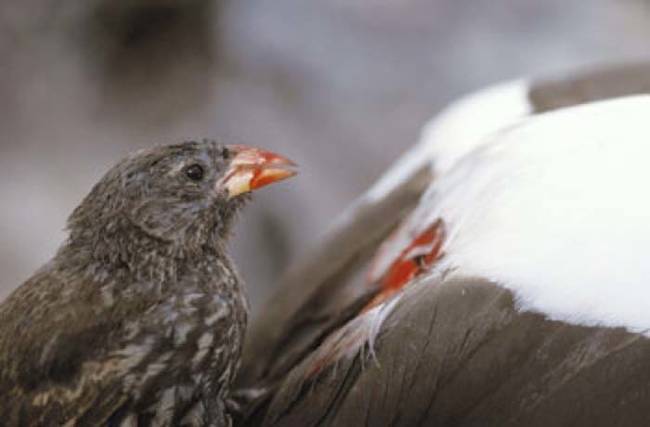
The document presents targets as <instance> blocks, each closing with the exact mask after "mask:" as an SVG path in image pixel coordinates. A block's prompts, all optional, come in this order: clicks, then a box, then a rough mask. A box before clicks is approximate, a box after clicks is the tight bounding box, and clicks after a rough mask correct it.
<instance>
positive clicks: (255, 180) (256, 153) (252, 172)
mask: <svg viewBox="0 0 650 427" xmlns="http://www.w3.org/2000/svg"><path fill="white" fill-rule="evenodd" d="M227 148H228V150H229V151H230V152H231V153H233V154H234V157H233V158H232V160H231V161H230V166H229V168H228V170H227V171H226V173H225V174H224V176H223V178H222V179H221V180H219V183H218V186H219V187H220V188H225V189H226V191H227V192H228V198H233V197H235V196H239V195H240V194H244V193H248V192H250V191H253V190H257V189H258V188H262V187H264V186H266V185H269V184H273V183H274V182H278V181H282V180H284V179H287V178H291V177H292V176H294V175H296V172H295V171H294V170H293V168H295V167H296V164H295V163H294V162H292V161H291V160H289V159H287V158H286V157H283V156H280V155H279V154H275V153H271V152H270V151H264V150H261V149H259V148H255V147H248V146H246V145H228V146H227Z"/></svg>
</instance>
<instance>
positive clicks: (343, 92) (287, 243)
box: [0, 0, 650, 308]
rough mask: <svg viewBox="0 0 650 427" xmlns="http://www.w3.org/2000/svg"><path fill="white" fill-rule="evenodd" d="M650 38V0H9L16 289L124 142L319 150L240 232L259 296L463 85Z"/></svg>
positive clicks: (2, 143) (0, 233)
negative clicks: (196, 141) (217, 141)
mask: <svg viewBox="0 0 650 427" xmlns="http://www.w3.org/2000/svg"><path fill="white" fill-rule="evenodd" d="M648 40H650V8H649V7H648V6H647V4H645V3H643V2H641V1H640V0H584V1H566V0H544V1H539V0H467V1H458V0H401V1H395V0H327V1H304V0H273V1H268V0H267V1H263V0H230V1H226V0H214V1H210V0H3V1H2V2H0V58H1V59H0V206H1V209H0V271H1V272H2V274H1V275H0V298H2V297H3V296H5V295H6V294H7V293H8V292H9V291H10V290H11V289H13V288H14V287H16V286H17V285H19V284H20V283H21V282H22V281H23V280H25V279H26V278H27V277H28V276H29V275H30V274H31V273H32V272H33V271H34V270H35V269H36V268H37V267H38V266H39V265H40V264H42V263H43V262H45V261H46V260H47V259H48V258H49V257H50V256H51V255H52V254H53V252H54V251H55V250H56V247H57V246H58V244H59V243H60V241H61V240H62V239H63V237H64V233H63V227H64V224H65V219H66V216H67V215H68V214H69V213H70V212H71V210H72V209H73V208H74V206H75V205H76V204H77V203H78V202H79V201H80V199H81V198H82V197H83V195H84V194H85V193H86V192H87V191H88V190H89V189H90V187H91V186H92V184H93V183H94V182H95V181H96V180H97V179H98V178H99V177H100V176H101V175H102V174H103V172H104V171H105V170H106V169H107V168H108V167H109V166H110V165H111V164H113V163H114V162H115V161H116V160H117V159H119V158H120V157H121V156H123V155H124V154H125V153H127V152H128V151H130V150H133V149H135V148H140V147H145V146H149V145H151V144H154V143H165V142H174V141H178V140H179V139H183V138H202V137H211V138H221V139H222V140H224V141H227V142H236V143H247V144H251V145H259V146H263V147H265V148H269V149H272V150H277V151H278V152H280V153H283V154H286V155H288V156H289V157H291V158H293V159H294V160H296V161H297V162H298V163H299V164H300V165H301V174H300V176H299V179H295V180H293V181H291V182H289V183H286V184H282V185H278V186H273V187H271V188H269V189H266V190H264V191H262V192H260V193H258V194H257V195H256V201H255V203H254V204H253V205H252V206H250V208H249V209H248V211H247V212H246V213H245V215H244V216H243V218H242V220H241V221H240V225H239V227H238V232H237V235H236V237H235V241H234V242H233V246H234V253H235V258H236V259H237V261H238V265H239V267H240V270H241V272H242V274H243V276H244V277H245V279H246V280H247V281H248V283H249V289H250V293H251V297H252V300H253V307H254V308H255V307H259V305H260V304H263V302H264V298H265V297H266V296H267V295H268V294H269V292H270V291H271V290H272V288H273V286H274V283H275V281H276V280H277V277H278V275H279V274H280V272H281V271H282V269H283V267H284V266H285V265H286V264H287V262H289V261H290V260H291V259H292V258H294V257H297V256H300V255H301V253H302V252H304V251H306V250H308V249H309V247H310V246H311V245H313V244H314V243H315V242H316V241H317V240H318V236H319V235H321V234H322V233H324V232H326V230H327V225H328V223H330V222H331V220H332V219H333V218H334V217H335V216H336V214H337V213H339V212H340V211H341V210H342V209H343V208H344V207H345V206H346V205H347V204H348V203H349V202H350V201H351V200H352V199H353V198H354V197H355V196H356V195H358V194H359V193H360V192H362V191H363V190H364V189H365V188H366V187H367V186H368V185H369V184H370V183H372V182H373V181H374V180H375V179H376V178H377V177H378V176H379V175H380V174H381V173H382V171H383V170H384V169H385V168H386V167H387V166H388V165H389V164H390V163H391V162H392V161H393V160H394V159H395V158H396V156H398V155H399V153H401V152H403V151H404V150H406V149H407V148H408V147H409V146H410V145H411V144H413V143H414V141H415V140H416V139H417V137H418V132H419V128H420V126H421V125H422V124H423V123H424V122H425V121H426V120H427V119H428V118H429V117H430V116H432V115H433V114H434V113H436V112H437V111H439V110H440V108H442V107H443V106H444V105H445V104H446V103H447V102H449V101H450V100H453V99H454V98H455V97H457V96H459V95H462V94H464V93H466V92H468V91H472V90H474V89H477V88H480V87H482V86H484V85H488V84H490V83H494V82H498V81H501V80H506V79H511V78H516V77H518V76H521V75H547V74H553V73H558V72H562V71H564V70H570V69H574V68H576V67H586V66H589V65H594V64H602V63H610V62H616V61H628V60H634V59H638V58H647V57H648V55H650V52H649V49H648ZM467 125H468V126H471V123H468V124H467Z"/></svg>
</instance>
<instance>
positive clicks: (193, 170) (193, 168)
mask: <svg viewBox="0 0 650 427" xmlns="http://www.w3.org/2000/svg"><path fill="white" fill-rule="evenodd" d="M204 174H205V172H204V170H203V166H201V165H199V164H197V163H195V164H193V165H190V166H188V167H186V168H185V176H187V177H188V178H189V179H191V180H192V181H201V180H202V179H203V175H204Z"/></svg>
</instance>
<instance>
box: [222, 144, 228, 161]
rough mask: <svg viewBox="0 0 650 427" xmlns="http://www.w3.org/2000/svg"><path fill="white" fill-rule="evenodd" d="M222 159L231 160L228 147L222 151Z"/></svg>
mask: <svg viewBox="0 0 650 427" xmlns="http://www.w3.org/2000/svg"><path fill="white" fill-rule="evenodd" d="M221 157H223V158H224V160H228V159H229V158H230V150H228V149H227V148H226V147H223V150H222V151H221Z"/></svg>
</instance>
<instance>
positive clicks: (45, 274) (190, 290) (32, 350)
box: [0, 141, 294, 426]
mask: <svg viewBox="0 0 650 427" xmlns="http://www.w3.org/2000/svg"><path fill="white" fill-rule="evenodd" d="M291 166H292V163H291V162H290V161H288V160H287V159H285V158H283V157H281V156H279V155H276V154H273V153H270V152H266V151H262V150H259V149H255V148H249V147H245V146H225V145H221V144H218V143H216V142H212V141H203V142H187V143H183V144H178V145H171V146H162V147H157V148H153V149H149V150H144V151H140V152H137V153H135V154H133V155H131V156H129V157H127V158H126V159H124V160H123V161H121V162H120V163H118V164H117V165H116V166H115V167H113V168H112V169H111V170H110V171H109V172H108V173H107V174H106V175H105V176H104V177H103V178H102V179H101V180H100V181H99V183H98V184H97V185H96V186H95V187H94V188H93V189H92V191H91V192H90V194H89V195H88V196H87V197H86V198H85V199H84V200H83V202H82V203H81V205H80V206H79V207H78V208H77V209H76V210H75V211H74V213H73V214H72V216H71V217H70V219H69V222H68V229H69V237H68V239H67V241H66V242H65V243H64V244H63V246H62V247H61V248H60V250H59V251H58V253H57V254H56V255H55V256H54V258H53V259H52V260H51V261H50V262H48V263H47V264H46V265H45V266H43V267H42V268H41V269H40V270H39V271H38V272H37V273H36V274H35V275H34V276H33V277H31V278H30V279H29V280H28V281H27V282H26V283H24V284H23V285H22V286H20V287H19V288H18V289H16V290H15V291H14V292H13V293H12V294H11V295H10V296H9V297H8V298H7V300H6V301H4V302H3V303H2V305H0V396H2V399H1V401H0V419H2V424H3V425H5V426H63V425H65V426H76V425H79V426H94V425H108V426H136V425H137V426H225V425H229V424H230V416H229V415H228V413H227V411H226V409H225V406H226V399H228V397H229V388H230V382H231V380H232V378H233V377H234V375H235V373H236V371H237V368H238V365H239V358H240V352H241V345H242V340H243V334H244V330H245V327H246V319H247V312H248V307H247V302H246V298H245V294H244V292H243V289H242V283H241V281H240V279H239V277H238V275H237V273H236V271H235V268H234V266H233V264H232V261H231V260H230V258H229V257H228V254H227V250H226V242H227V239H228V236H229V231H230V228H231V225H232V222H233V219H234V218H235V215H236V213H237V212H238V210H239V209H240V208H241V207H242V205H243V204H244V201H245V200H246V199H247V197H246V194H247V193H248V192H249V191H251V190H254V189H256V188H259V187H262V186H264V185H266V184H269V183H272V182H275V181H278V180H280V179H284V178H287V177H289V176H292V175H293V174H294V172H293V171H292V169H291Z"/></svg>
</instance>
